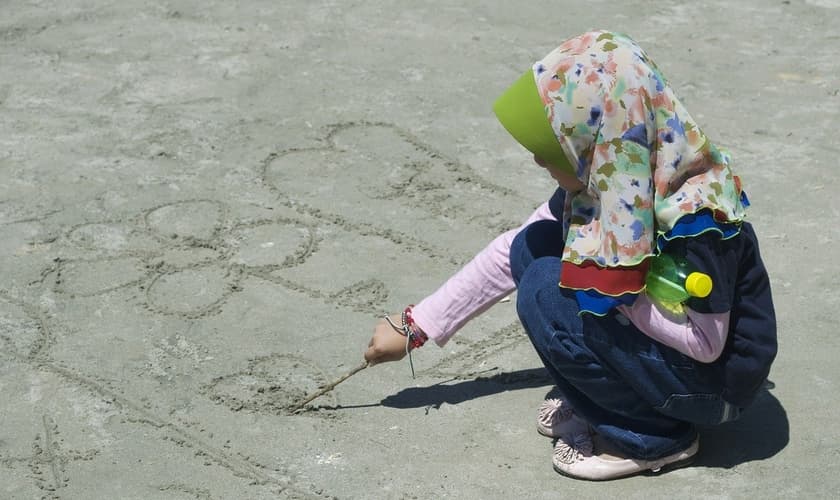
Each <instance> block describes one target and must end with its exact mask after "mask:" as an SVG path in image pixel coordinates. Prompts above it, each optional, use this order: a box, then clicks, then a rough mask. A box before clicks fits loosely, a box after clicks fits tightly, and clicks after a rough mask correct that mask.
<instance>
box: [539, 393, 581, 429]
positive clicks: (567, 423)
mask: <svg viewBox="0 0 840 500" xmlns="http://www.w3.org/2000/svg"><path fill="white" fill-rule="evenodd" d="M588 429H589V424H587V423H586V422H585V421H584V420H583V419H582V418H580V417H579V416H578V415H577V414H576V413H575V412H574V410H573V409H572V407H571V406H570V405H569V403H568V401H566V400H565V399H560V398H552V399H546V400H545V401H543V403H542V404H541V405H540V407H539V409H538V410H537V432H539V433H540V434H542V435H543V436H546V437H550V438H558V437H560V436H565V435H574V434H579V433H587V432H588Z"/></svg>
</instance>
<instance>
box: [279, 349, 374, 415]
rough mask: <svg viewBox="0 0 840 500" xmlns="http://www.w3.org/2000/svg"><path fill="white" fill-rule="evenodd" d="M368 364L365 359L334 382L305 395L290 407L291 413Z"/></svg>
mask: <svg viewBox="0 0 840 500" xmlns="http://www.w3.org/2000/svg"><path fill="white" fill-rule="evenodd" d="M368 366H370V365H368V363H367V361H365V362H364V363H362V364H360V365H359V366H357V367H355V368H353V369H352V370H350V371H349V372H347V373H345V374H344V375H342V376H341V377H339V378H338V379H336V380H335V382H332V383H329V384H327V385H325V386H324V387H322V388H320V389H318V390H317V391H315V392H313V393H312V394H310V395H309V396H306V399H304V400H303V401H302V402H300V403H298V404H297V405H296V406H295V407H294V408H292V413H297V412H299V411H300V410H302V409H303V407H304V406H306V405H308V404H309V403H310V402H312V401H313V400H315V399H317V398H319V397H321V396H323V395H324V394H326V393H328V392H330V391H331V390H333V389H335V386H337V385H338V384H340V383H342V382H344V381H345V380H347V379H348V378H350V377H352V376H353V375H355V374H357V373H359V372H360V371H362V370H364V369H365V368H367V367H368Z"/></svg>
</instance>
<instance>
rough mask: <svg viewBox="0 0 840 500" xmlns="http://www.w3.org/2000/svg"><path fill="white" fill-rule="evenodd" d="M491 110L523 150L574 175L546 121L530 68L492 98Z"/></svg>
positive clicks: (543, 106)
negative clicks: (493, 101)
mask: <svg viewBox="0 0 840 500" xmlns="http://www.w3.org/2000/svg"><path fill="white" fill-rule="evenodd" d="M493 112H494V113H496V117H497V118H498V119H499V121H500V122H501V123H502V125H503V126H504V127H505V129H506V130H507V131H508V132H509V133H510V135H512V136H513V138H514V139H516V140H517V142H519V144H522V145H523V146H524V147H525V149H527V150H528V151H530V152H532V153H534V154H535V155H536V156H538V157H540V158H542V159H543V160H545V161H547V162H548V163H550V164H551V165H553V166H555V167H558V168H559V169H560V170H563V171H565V172H566V173H568V174H571V175H575V168H574V167H573V166H572V164H571V162H570V161H569V158H568V157H567V156H566V153H564V152H563V148H562V147H561V146H560V142H559V141H558V140H557V136H556V135H555V134H554V130H553V129H552V128H551V123H549V121H548V113H547V112H546V109H545V104H543V102H542V98H540V94H539V92H538V91H537V84H536V82H535V81H534V72H533V71H532V70H528V71H526V72H525V73H524V74H523V75H522V76H521V77H520V78H519V79H518V80H516V82H514V83H513V85H511V86H510V87H508V89H507V90H505V92H504V93H503V94H502V95H501V96H499V98H498V99H496V102H495V103H494V104H493Z"/></svg>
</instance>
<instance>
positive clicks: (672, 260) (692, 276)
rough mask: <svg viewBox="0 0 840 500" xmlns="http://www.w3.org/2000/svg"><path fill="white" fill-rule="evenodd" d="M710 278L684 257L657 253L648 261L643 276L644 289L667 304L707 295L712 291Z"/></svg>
mask: <svg viewBox="0 0 840 500" xmlns="http://www.w3.org/2000/svg"><path fill="white" fill-rule="evenodd" d="M712 285H713V284H712V278H711V276H709V275H708V274H704V273H700V272H697V271H695V270H693V269H692V268H691V265H690V264H689V263H688V261H686V260H685V259H682V258H679V257H675V256H673V255H668V254H665V253H663V254H659V255H657V256H656V257H654V258H653V259H651V262H650V269H649V270H648V273H647V276H646V278H645V291H646V292H647V294H648V295H650V296H651V297H653V298H655V299H658V300H659V301H660V302H664V303H667V304H680V303H682V302H685V301H686V300H688V299H689V298H690V297H699V298H703V297H707V296H708V295H709V294H710V293H712Z"/></svg>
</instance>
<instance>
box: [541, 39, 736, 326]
mask: <svg viewBox="0 0 840 500" xmlns="http://www.w3.org/2000/svg"><path fill="white" fill-rule="evenodd" d="M533 71H534V80H535V81H536V83H537V89H538V92H539V94H540V97H541V98H542V101H543V103H544V104H545V107H546V112H547V114H548V118H549V121H550V123H551V127H552V129H553V130H554V132H555V135H556V136H557V138H558V140H559V141H560V143H561V146H562V148H563V150H564V152H565V153H566V156H567V157H568V158H569V160H570V161H571V163H572V165H573V166H574V168H575V169H576V176H577V178H578V179H580V181H581V182H583V183H584V185H586V186H587V189H585V190H583V191H581V192H578V193H576V194H574V195H570V196H567V197H566V208H565V218H566V220H565V224H566V230H567V233H566V235H567V236H566V246H565V249H564V252H563V261H564V264H563V272H562V276H561V279H560V286H562V287H565V288H571V289H575V290H578V291H579V292H578V299H579V302H580V303H581V309H582V310H583V311H587V312H592V313H595V314H604V313H606V312H607V311H608V310H609V309H610V308H611V307H614V306H615V305H617V304H619V303H629V302H632V300H634V299H635V296H636V294H638V293H640V292H641V291H642V290H643V288H644V276H645V273H646V272H647V267H648V257H650V256H652V255H656V254H657V253H659V249H660V248H661V246H662V245H663V244H664V242H665V241H667V240H669V239H672V238H676V237H692V236H696V235H698V234H700V233H704V232H707V231H710V230H711V231H719V232H720V233H721V235H722V236H723V237H731V236H734V235H735V234H737V233H738V231H739V224H740V221H741V220H742V219H743V216H744V212H745V207H746V206H747V205H748V202H747V201H746V197H745V196H743V194H742V192H741V187H740V183H739V180H738V178H737V177H735V176H734V175H733V174H732V171H731V170H730V168H729V156H728V155H727V154H726V153H724V152H722V151H720V150H719V149H718V148H717V147H715V145H713V144H712V143H711V142H710V141H709V139H708V138H707V137H706V135H705V134H703V132H702V131H701V130H700V128H699V127H698V125H697V123H696V122H695V121H694V120H693V119H692V118H691V116H690V115H689V114H688V112H687V111H686V109H685V108H684V107H683V105H682V103H680V101H679V99H678V98H677V96H676V95H675V94H674V91H673V90H672V89H671V87H670V86H669V85H668V83H667V81H666V80H665V78H664V77H663V76H662V74H661V73H660V72H659V69H658V68H657V67H656V65H655V64H654V62H653V61H652V60H651V59H650V58H648V56H647V54H645V52H644V51H643V50H642V49H641V48H640V47H639V46H638V45H637V44H636V42H634V41H633V40H631V39H630V38H629V37H627V36H625V35H622V34H618V33H612V32H607V31H593V32H589V33H584V34H583V35H580V36H577V37H575V38H572V39H569V40H567V41H566V42H564V43H563V44H562V45H561V46H560V47H558V48H557V49H555V50H554V51H552V52H551V53H549V54H548V55H547V56H546V57H545V58H543V59H542V60H541V61H539V62H537V63H536V64H534V66H533Z"/></svg>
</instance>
